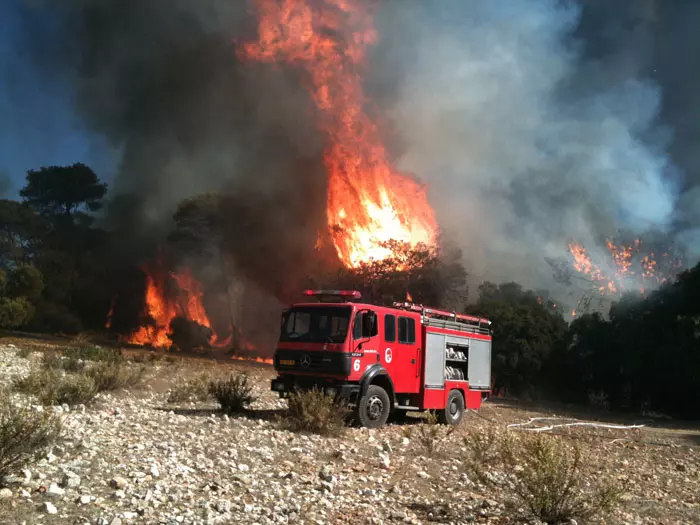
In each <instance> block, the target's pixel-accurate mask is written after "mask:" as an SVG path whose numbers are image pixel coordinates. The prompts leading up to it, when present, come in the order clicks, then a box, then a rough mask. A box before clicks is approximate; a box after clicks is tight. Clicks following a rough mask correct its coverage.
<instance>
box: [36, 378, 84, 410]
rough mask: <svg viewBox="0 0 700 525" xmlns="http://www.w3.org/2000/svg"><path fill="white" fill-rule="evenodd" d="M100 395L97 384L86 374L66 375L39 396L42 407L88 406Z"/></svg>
mask: <svg viewBox="0 0 700 525" xmlns="http://www.w3.org/2000/svg"><path fill="white" fill-rule="evenodd" d="M97 394H98V390H97V387H96V385H95V382H94V381H93V380H92V379H91V378H89V377H87V376H86V375H84V374H66V375H64V376H61V377H60V378H59V380H58V381H55V382H52V383H50V384H48V385H46V386H45V388H44V389H43V390H42V391H41V392H40V393H39V395H38V396H37V397H38V398H39V401H40V402H41V404H42V405H63V404H66V405H70V406H73V405H87V404H88V403H90V402H91V401H92V400H93V399H94V398H95V396H96V395H97Z"/></svg>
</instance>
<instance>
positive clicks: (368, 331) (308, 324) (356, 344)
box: [272, 290, 491, 428]
mask: <svg viewBox="0 0 700 525" xmlns="http://www.w3.org/2000/svg"><path fill="white" fill-rule="evenodd" d="M304 294H305V295H306V296H308V297H309V298H314V299H315V301H314V302H304V303H299V304H295V305H293V306H292V307H291V308H289V309H288V310H286V311H285V312H284V314H283V316H282V329H281V334H280V339H279V343H278V345H277V349H276V351H275V356H274V366H275V370H276V371H277V374H278V376H277V378H276V379H274V380H273V381H272V390H273V391H276V392H278V393H279V395H280V397H283V398H284V397H287V396H288V395H289V393H290V392H292V391H294V390H297V389H302V390H303V389H311V388H317V389H321V390H324V391H325V392H326V393H327V394H330V395H335V396H338V397H339V398H341V399H344V400H346V401H347V402H349V404H351V405H352V406H354V414H355V419H356V420H357V421H358V423H359V424H360V425H362V426H365V427H369V428H378V427H381V426H383V425H384V424H385V423H386V422H387V420H389V418H392V419H400V418H401V417H402V416H404V415H405V414H406V413H407V412H410V411H423V410H433V411H435V412H437V415H438V419H439V420H440V422H442V423H444V424H451V425H456V424H458V423H459V422H460V421H461V419H462V416H463V414H464V410H465V408H472V409H476V408H479V407H480V406H481V402H482V399H484V398H486V397H488V396H489V395H490V387H491V322H490V321H489V320H487V319H482V318H479V317H472V316H468V315H460V314H456V313H451V312H446V311H441V310H436V309H434V308H427V307H424V306H422V305H417V304H414V303H408V302H404V303H394V304H393V307H384V306H375V305H372V304H364V303H360V302H359V301H358V300H359V299H360V298H361V295H360V293H359V292H357V291H350V290H307V291H306V292H304Z"/></svg>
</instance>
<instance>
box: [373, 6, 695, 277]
mask: <svg viewBox="0 0 700 525" xmlns="http://www.w3.org/2000/svg"><path fill="white" fill-rule="evenodd" d="M409 4H410V7H409ZM662 4H663V7H662ZM669 4H673V5H674V9H671V7H670V6H669ZM697 7H698V6H697V3H695V4H691V2H666V3H663V2H653V1H648V2H637V1H635V2H632V1H629V2H626V1H623V2H614V3H610V2H607V3H606V2H602V1H601V2H586V3H585V7H584V8H583V9H582V6H581V5H580V4H578V3H575V2H562V1H555V0H536V1H529V0H528V1H524V0H523V1H520V0H514V1H509V2H491V1H487V0H471V1H468V2H465V1H460V0H447V1H443V2H440V3H439V5H435V4H431V6H430V7H427V6H423V5H419V3H416V2H397V3H394V4H392V6H391V12H387V13H386V14H385V16H383V17H382V19H381V28H380V35H381V36H382V38H383V40H384V41H386V40H389V44H388V45H389V46H391V47H392V48H393V52H385V53H383V54H382V53H380V54H378V56H377V57H376V61H377V63H378V65H377V68H378V69H381V70H383V74H384V75H387V74H388V73H387V70H391V71H392V72H397V74H400V75H401V77H402V78H401V81H400V82H399V88H398V93H397V96H396V102H395V104H393V107H392V113H391V116H392V117H393V121H394V123H395V124H396V128H397V129H399V130H401V132H400V134H401V138H402V139H403V141H404V142H403V149H402V152H401V155H400V157H399V165H400V166H401V167H402V168H403V169H405V170H407V171H411V172H415V173H418V174H420V176H421V177H423V179H424V180H426V181H427V182H429V183H430V185H431V186H430V189H431V197H432V199H433V202H434V203H435V204H436V205H437V206H436V209H437V210H438V213H439V216H440V222H441V224H442V225H443V226H446V227H448V228H449V230H450V231H451V232H452V234H453V235H456V236H457V237H458V238H459V239H460V241H461V243H462V245H463V246H464V247H465V253H466V257H467V259H468V261H469V263H470V265H469V268H470V270H472V271H473V272H474V273H475V274H477V276H478V277H486V278H497V279H515V280H518V281H519V282H523V283H524V284H526V285H530V286H538V285H539V286H541V285H547V284H548V282H549V280H550V279H551V270H550V268H549V267H548V266H547V265H546V264H544V261H543V257H544V256H550V257H556V256H561V255H564V254H565V253H566V250H567V242H568V241H569V240H570V239H577V240H579V241H581V242H583V243H584V244H585V245H587V246H588V247H590V248H593V247H594V246H595V245H596V243H599V242H600V236H601V235H611V236H614V235H615V233H616V230H617V229H624V230H629V231H632V232H635V233H637V234H642V233H644V232H646V231H648V230H651V229H653V230H661V231H665V232H667V233H668V235H669V236H675V237H678V238H679V239H687V238H688V237H687V236H688V234H689V233H690V232H691V231H692V228H697V226H698V218H700V217H698V216H697V215H696V216H695V217H692V216H691V214H690V212H691V211H694V210H697V209H698V208H697V206H693V203H694V201H695V200H696V198H697V197H696V196H697V193H698V187H697V184H698V183H700V170H699V166H698V159H699V158H700V154H699V153H698V150H697V148H694V147H693V145H692V142H693V141H692V140H690V139H691V137H692V136H693V135H694V136H696V137H697V132H698V129H700V128H699V127H698V120H697V118H694V119H693V117H692V115H697V114H698V113H697V112H695V113H693V112H692V111H686V113H683V112H679V111H678V109H676V110H675V111H674V109H673V108H679V107H685V108H686V109H690V108H693V107H696V108H697V106H698V100H700V98H699V97H698V95H697V93H698V90H697V87H700V85H699V84H700V82H699V81H698V78H697V77H698V71H699V70H698V68H697V67H695V68H691V67H690V65H691V60H693V59H692V58H691V57H693V56H695V57H697V49H698V42H700V37H698V36H697V35H696V33H695V29H691V26H690V25H687V26H683V24H680V23H679V24H676V23H674V21H675V22H680V21H682V20H683V17H682V16H681V15H679V14H678V13H677V12H676V11H675V9H678V8H680V10H684V12H685V15H686V17H687V18H688V19H694V20H698V19H700V18H698V16H697V15H696V16H694V17H693V16H691V14H692V13H696V14H697V12H698V9H697ZM630 24H631V25H630ZM676 31H681V32H684V33H685V36H690V37H691V38H689V39H688V40H687V42H688V44H690V45H691V46H693V45H694V47H695V49H696V52H695V53H692V52H691V51H690V50H689V49H687V50H685V52H684V54H682V53H683V51H682V50H681V49H680V48H681V47H682V46H676V47H674V48H673V50H674V51H673V52H671V50H670V48H669V44H668V41H666V40H664V37H665V36H666V35H667V34H669V35H670V34H672V33H674V32H676ZM690 31H692V33H690ZM403 35H407V36H408V35H410V38H405V37H404V36H403ZM680 39H681V37H680V35H678V34H674V36H673V41H675V42H679V40H680ZM659 42H662V43H661V44H658V43H659ZM688 44H685V45H686V46H687V45H688ZM673 53H675V54H676V56H673ZM658 57H663V58H670V59H673V60H672V61H671V62H669V63H664V69H662V68H661V65H659V66H658V69H659V71H661V73H659V74H652V73H653V67H652V66H653V65H654V64H657V63H659V62H662V61H663V58H658ZM695 60H696V59H695ZM392 64H398V67H393V68H392ZM686 77H690V83H691V84H693V83H694V85H695V87H696V89H695V91H694V92H693V93H691V92H690V91H686V89H685V87H683V88H680V87H679V86H678V85H680V84H683V83H684V82H685V80H686ZM665 84H670V85H676V84H678V85H676V87H675V93H673V94H672V95H667V94H665V92H664V89H665V88H666V86H665ZM670 89H673V88H670ZM681 90H683V92H682V93H681ZM669 96H670V97H671V98H670V99H669ZM690 128H693V129H694V131H692V132H691V130H690ZM673 132H675V135H674V134H673ZM679 133H680V134H681V135H682V136H679ZM681 175H684V176H685V179H682V178H681ZM683 181H685V183H683ZM695 213H696V214H697V212H696V211H695ZM682 220H685V221H686V223H687V224H685V225H681V224H680V222H679V221H682ZM695 248H696V249H697V248H700V244H697V243H696V244H695ZM593 251H594V252H595V249H593Z"/></svg>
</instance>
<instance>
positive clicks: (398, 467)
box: [0, 345, 700, 525]
mask: <svg viewBox="0 0 700 525" xmlns="http://www.w3.org/2000/svg"><path fill="white" fill-rule="evenodd" d="M36 359H37V355H36V354H33V355H30V356H29V359H23V358H20V357H18V356H17V348H16V347H11V346H8V345H5V346H0V369H1V370H2V372H1V373H0V384H2V383H5V384H10V383H11V381H12V378H13V377H15V376H21V375H25V374H27V373H28V372H29V370H30V366H31V363H30V361H31V360H36ZM199 366H210V367H211V369H212V370H217V369H218V370H221V369H222V368H225V369H226V370H227V369H228V368H229V367H234V366H235V367H245V366H246V365H245V364H244V363H243V364H239V363H236V364H235V365H234V364H229V363H225V364H221V363H219V364H215V363H211V364H209V365H199ZM192 368H194V367H193V366H178V365H177V364H175V365H173V364H168V363H157V364H153V365H151V366H149V370H150V372H149V374H150V386H149V387H147V388H144V389H140V390H138V391H132V392H119V393H115V394H100V396H98V399H97V401H96V403H94V404H93V405H91V406H89V407H74V408H70V407H67V406H66V407H56V408H53V410H56V411H57V412H59V413H60V414H61V415H62V417H63V419H64V429H63V433H62V436H61V438H60V439H59V441H58V443H57V444H56V445H55V446H54V447H53V449H52V450H51V451H50V452H48V453H47V454H45V455H44V456H43V457H42V458H40V460H39V461H38V462H37V463H36V464H34V465H33V466H31V467H30V468H29V469H28V470H25V471H22V472H18V473H17V474H16V475H14V476H13V477H12V478H10V480H8V483H7V488H3V489H0V500H2V505H3V507H2V509H0V516H2V517H0V523H35V522H39V521H40V522H41V523H80V524H83V523H85V524H87V523H90V524H93V523H94V524H103V525H118V524H131V523H149V524H151V523H152V524H167V525H170V524H229V523H237V524H238V523H240V524H246V523H251V524H253V523H255V524H260V525H272V524H287V523H305V524H325V523H329V524H335V523H352V524H355V523H359V524H374V523H377V524H378V523H413V524H418V523H435V522H440V523H452V524H455V525H457V524H462V523H473V522H479V523H506V522H508V523H513V522H517V519H516V518H517V516H516V514H515V513H513V511H510V510H507V509H508V507H507V506H506V503H507V498H506V497H505V495H503V494H499V493H494V492H490V493H489V492H488V490H487V489H486V488H484V487H481V486H480V485H479V484H478V483H476V482H475V481H474V480H472V479H470V477H469V476H468V475H467V474H466V469H465V468H464V465H463V462H462V461H461V460H460V458H461V457H463V456H464V449H463V448H462V438H461V435H460V432H466V431H468V429H469V428H472V427H478V426H484V425H486V426H488V425H497V426H499V427H503V426H504V425H505V424H506V423H510V422H512V421H514V420H516V421H517V420H525V419H526V418H527V417H530V416H531V415H532V414H530V413H527V414H525V413H523V412H520V411H517V410H514V409H509V408H502V407H495V406H494V407H488V406H487V407H485V408H484V409H483V410H482V412H481V416H480V415H476V414H467V417H465V423H464V428H460V430H459V432H456V433H454V434H452V435H451V436H449V437H447V438H446V440H445V442H444V443H442V451H441V453H439V454H436V455H434V456H433V457H430V458H429V457H426V455H425V454H424V453H423V452H422V450H421V448H420V446H419V445H418V443H417V442H416V441H415V440H414V439H413V438H412V437H410V436H409V437H407V435H406V433H405V432H404V428H403V427H401V426H398V425H390V426H388V427H386V428H384V429H380V430H367V429H358V428H352V429H349V430H348V431H347V432H346V433H345V435H344V436H342V437H340V438H327V437H320V436H314V435H304V434H296V433H292V432H289V431H286V430H283V429H281V427H280V425H279V424H278V423H277V421H276V417H278V416H279V415H280V414H281V413H282V409H283V408H284V406H285V404H284V402H283V401H281V400H279V399H277V397H276V395H275V394H274V393H272V392H270V391H269V380H270V377H271V372H270V369H269V368H262V367H259V366H252V365H251V376H252V378H253V379H255V381H256V386H257V392H256V393H257V394H258V395H259V399H258V401H256V402H255V403H254V405H253V406H252V407H251V409H252V411H251V414H250V415H248V416H246V417H237V418H236V417H227V416H224V415H221V414H220V413H219V412H218V411H217V410H216V407H215V406H214V405H211V404H206V403H199V404H184V405H181V406H173V405H168V404H167V403H166V399H167V388H168V386H169V385H170V384H173V383H174V382H175V381H176V380H177V379H178V378H179V377H182V376H183V375H185V376H186V375H187V374H192V373H193V370H192ZM484 417H488V419H491V420H494V421H495V422H494V421H492V422H489V421H487V420H486V419H484ZM407 426H408V427H415V426H417V425H416V423H409V424H408V425H407ZM616 437H622V436H621V434H619V433H616V434H610V439H609V440H608V441H612V440H613V439H615V438H616ZM653 437H654V439H655V440H659V439H660V438H659V436H658V435H655V436H653ZM591 446H596V447H597V446H599V443H598V441H595V443H594V444H593V445H591ZM633 446H636V447H638V448H637V449H636V450H635V449H634V448H632V447H633ZM623 461H626V462H627V464H626V466H624V465H625V464H623V463H622V462H623ZM699 465H700V463H699V457H698V454H697V452H696V451H695V449H693V448H692V447H689V446H686V445H685V444H678V443H677V442H675V441H669V443H668V446H664V447H656V448H654V447H653V446H652V445H649V444H648V443H646V442H645V441H643V440H642V441H639V442H634V441H630V442H621V443H617V444H615V445H612V446H610V447H608V448H607V449H606V452H605V460H604V461H603V462H602V463H601V467H600V468H601V475H606V476H617V477H620V476H622V477H626V481H627V482H628V483H629V486H630V487H631V490H630V491H629V494H628V496H627V500H626V501H625V502H624V503H623V505H622V507H621V508H620V509H619V510H618V511H617V512H616V513H615V515H614V516H612V517H611V518H610V519H608V520H607V521H606V523H630V524H632V523H634V524H646V523H658V522H660V521H663V523H666V524H670V523H699V522H700V521H698V520H697V516H698V515H700V491H698V487H699V486H700V474H699V473H700V466H699ZM694 520H695V521H694Z"/></svg>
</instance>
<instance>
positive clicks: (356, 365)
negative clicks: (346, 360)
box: [352, 359, 360, 372]
mask: <svg viewBox="0 0 700 525" xmlns="http://www.w3.org/2000/svg"><path fill="white" fill-rule="evenodd" d="M352 369H353V370H354V371H355V372H359V371H360V360H359V359H355V362H354V363H353V364H352Z"/></svg>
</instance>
